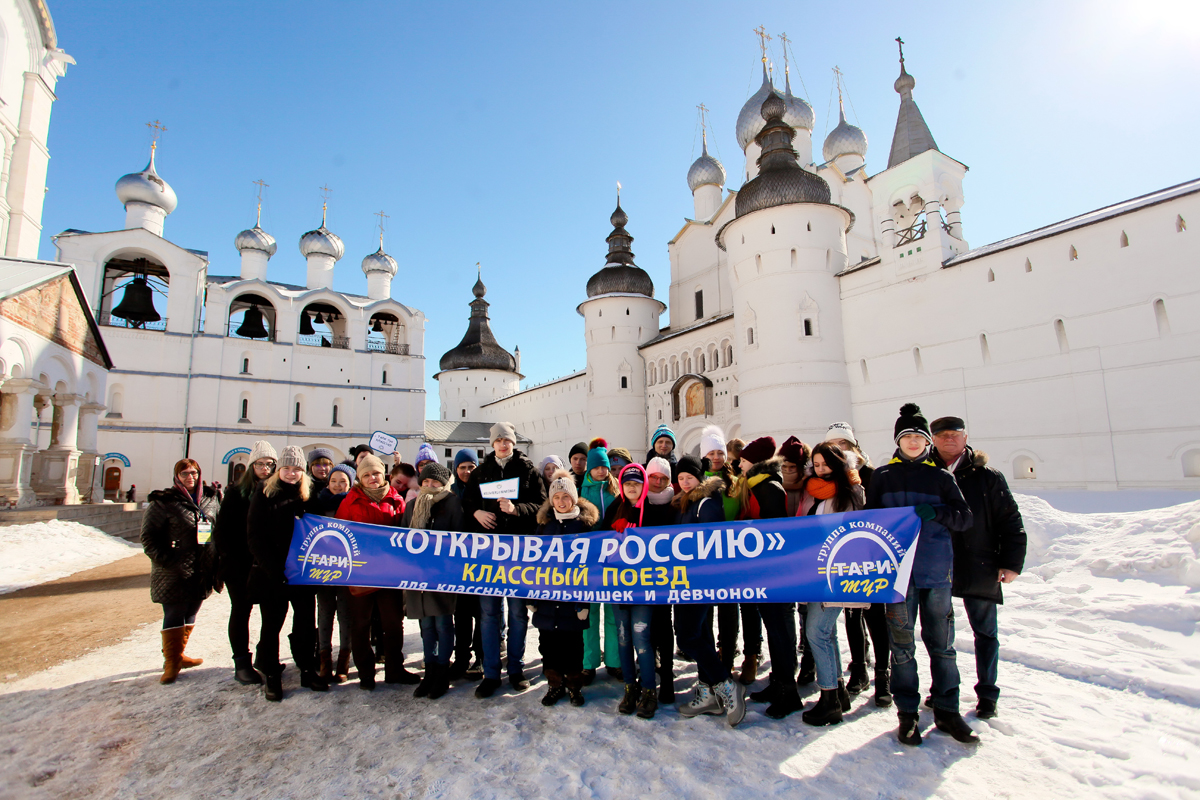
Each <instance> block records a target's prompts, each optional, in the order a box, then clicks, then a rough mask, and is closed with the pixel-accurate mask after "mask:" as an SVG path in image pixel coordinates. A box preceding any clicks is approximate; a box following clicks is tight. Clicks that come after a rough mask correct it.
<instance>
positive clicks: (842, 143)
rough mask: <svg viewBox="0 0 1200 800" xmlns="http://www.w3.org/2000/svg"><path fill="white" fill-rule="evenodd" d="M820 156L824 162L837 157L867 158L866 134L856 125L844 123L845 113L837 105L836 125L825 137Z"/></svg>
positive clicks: (839, 104)
mask: <svg viewBox="0 0 1200 800" xmlns="http://www.w3.org/2000/svg"><path fill="white" fill-rule="evenodd" d="M821 155H822V156H824V157H825V160H826V161H833V160H834V159H835V158H837V157H838V156H849V155H855V156H861V157H862V158H864V159H865V158H866V157H867V134H866V133H864V132H863V129H862V128H860V127H858V126H857V125H851V124H850V123H849V122H846V111H845V110H844V109H843V108H842V107H841V103H840V102H839V103H838V124H837V127H836V128H834V129H833V130H831V131H830V132H829V135H828V136H826V137H825V144H824V146H823V147H822V148H821Z"/></svg>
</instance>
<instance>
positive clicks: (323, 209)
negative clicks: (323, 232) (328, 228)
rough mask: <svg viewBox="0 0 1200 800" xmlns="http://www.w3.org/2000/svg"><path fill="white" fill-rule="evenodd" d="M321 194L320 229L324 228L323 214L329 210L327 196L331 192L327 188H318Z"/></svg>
mask: <svg viewBox="0 0 1200 800" xmlns="http://www.w3.org/2000/svg"><path fill="white" fill-rule="evenodd" d="M318 191H320V192H321V227H322V228H324V227H325V212H326V211H327V210H328V209H329V194H330V192H331V191H332V190H331V189H330V188H329V187H328V186H321V187H319V189H318Z"/></svg>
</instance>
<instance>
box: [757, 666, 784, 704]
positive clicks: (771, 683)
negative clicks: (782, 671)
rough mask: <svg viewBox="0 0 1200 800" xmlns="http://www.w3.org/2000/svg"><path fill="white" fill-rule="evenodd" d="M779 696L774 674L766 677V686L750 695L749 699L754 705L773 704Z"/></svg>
mask: <svg viewBox="0 0 1200 800" xmlns="http://www.w3.org/2000/svg"><path fill="white" fill-rule="evenodd" d="M778 695H779V685H778V684H777V683H776V682H775V673H774V672H772V673H771V674H770V675H769V676H768V677H767V685H766V686H764V687H763V688H761V689H759V690H758V691H757V692H751V693H750V699H751V700H753V701H754V702H756V703H773V702H775V698H776V697H777V696H778Z"/></svg>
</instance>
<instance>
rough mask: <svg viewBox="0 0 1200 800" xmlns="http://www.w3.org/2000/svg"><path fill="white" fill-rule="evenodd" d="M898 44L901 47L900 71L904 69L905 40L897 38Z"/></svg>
mask: <svg viewBox="0 0 1200 800" xmlns="http://www.w3.org/2000/svg"><path fill="white" fill-rule="evenodd" d="M896 43H897V44H899V45H900V69H904V40H903V39H901V38H900V37H899V36H897V37H896Z"/></svg>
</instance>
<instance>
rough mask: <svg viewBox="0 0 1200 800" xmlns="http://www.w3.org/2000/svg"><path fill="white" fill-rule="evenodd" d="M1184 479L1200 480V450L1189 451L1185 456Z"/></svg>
mask: <svg viewBox="0 0 1200 800" xmlns="http://www.w3.org/2000/svg"><path fill="white" fill-rule="evenodd" d="M1183 477H1185V478H1200V450H1188V451H1187V452H1186V453H1184V454H1183Z"/></svg>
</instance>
